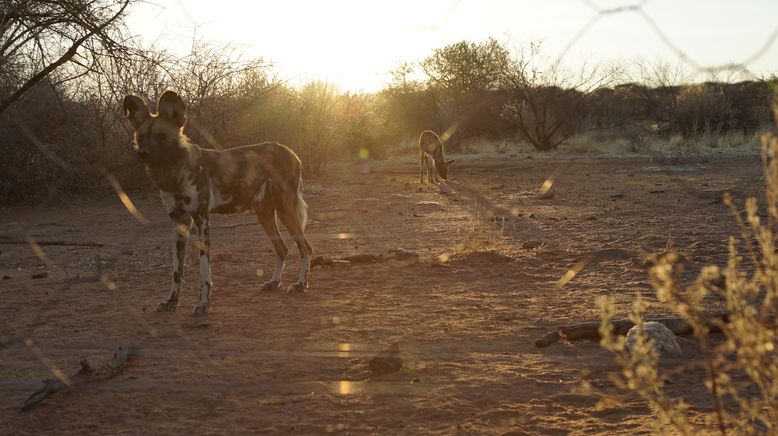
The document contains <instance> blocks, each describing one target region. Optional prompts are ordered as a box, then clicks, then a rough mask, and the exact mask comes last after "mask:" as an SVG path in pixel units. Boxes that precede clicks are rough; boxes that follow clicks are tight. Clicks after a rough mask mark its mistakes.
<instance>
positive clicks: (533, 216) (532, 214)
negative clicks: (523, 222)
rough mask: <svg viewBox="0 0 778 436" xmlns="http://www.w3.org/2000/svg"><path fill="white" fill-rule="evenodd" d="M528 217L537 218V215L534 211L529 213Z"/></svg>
mask: <svg viewBox="0 0 778 436" xmlns="http://www.w3.org/2000/svg"><path fill="white" fill-rule="evenodd" d="M528 218H532V219H535V218H536V217H535V212H532V213H531V214H529V216H528Z"/></svg>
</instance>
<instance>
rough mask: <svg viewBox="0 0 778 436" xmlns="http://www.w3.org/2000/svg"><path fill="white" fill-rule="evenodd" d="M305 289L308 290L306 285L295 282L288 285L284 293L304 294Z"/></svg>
mask: <svg viewBox="0 0 778 436" xmlns="http://www.w3.org/2000/svg"><path fill="white" fill-rule="evenodd" d="M306 289H308V283H304V282H297V283H292V284H291V285H289V287H288V288H286V292H289V293H292V292H305V290H306Z"/></svg>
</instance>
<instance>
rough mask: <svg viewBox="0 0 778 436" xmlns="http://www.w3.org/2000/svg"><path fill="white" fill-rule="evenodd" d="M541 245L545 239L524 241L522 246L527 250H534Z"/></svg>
mask: <svg viewBox="0 0 778 436" xmlns="http://www.w3.org/2000/svg"><path fill="white" fill-rule="evenodd" d="M541 245H543V241H524V242H523V243H522V244H521V248H523V249H525V250H534V249H535V248H538V247H540V246H541Z"/></svg>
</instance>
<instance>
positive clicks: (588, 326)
mask: <svg viewBox="0 0 778 436" xmlns="http://www.w3.org/2000/svg"><path fill="white" fill-rule="evenodd" d="M727 317H728V314H727V313H726V312H712V313H710V314H708V315H707V316H706V324H707V326H708V328H709V329H710V330H711V331H712V332H716V331H719V327H718V326H719V323H720V322H722V321H726V320H727ZM646 321H656V322H659V323H662V324H664V326H665V327H667V328H668V329H670V331H672V332H673V333H675V334H676V335H686V334H689V333H691V332H692V327H691V325H689V323H688V322H686V320H685V319H683V318H680V317H670V318H655V319H649V320H646ZM611 324H612V325H613V332H614V333H615V334H618V335H626V334H627V332H628V331H629V329H631V328H632V327H633V326H634V325H635V324H634V323H633V322H632V321H630V320H628V319H617V320H613V321H611ZM562 336H564V337H565V338H567V339H569V340H576V339H599V337H600V322H599V321H594V322H583V323H579V324H570V325H565V326H560V327H557V328H556V329H554V330H552V331H550V332H548V333H546V334H545V335H543V336H542V337H541V338H539V339H536V340H535V346H536V347H539V348H541V347H548V346H549V345H551V344H553V343H554V342H556V341H558V340H559V339H560V338H561V337H562Z"/></svg>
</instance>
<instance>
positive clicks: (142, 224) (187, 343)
mask: <svg viewBox="0 0 778 436" xmlns="http://www.w3.org/2000/svg"><path fill="white" fill-rule="evenodd" d="M465 1H466V0H457V1H452V2H451V3H450V6H449V7H448V8H444V13H443V16H442V18H441V20H442V21H441V24H440V27H442V26H443V25H444V24H445V23H446V21H447V20H449V19H450V17H451V16H452V15H453V14H455V13H456V11H457V8H458V7H460V6H461V4H463V3H464V2H465ZM580 2H581V3H583V4H584V5H586V7H587V8H588V9H589V10H590V11H591V16H590V17H589V18H588V19H587V20H586V21H585V24H584V25H583V26H581V27H580V28H579V29H577V30H571V32H570V33H571V34H570V38H569V41H568V42H567V44H565V45H564V47H563V49H562V50H561V51H560V52H559V53H558V55H557V56H556V60H557V62H559V61H562V60H563V59H564V58H565V57H566V56H567V55H568V54H569V53H570V52H571V50H573V49H574V48H575V47H576V45H577V44H578V43H579V42H580V41H581V40H582V38H583V37H584V36H585V35H587V34H588V33H589V32H591V31H592V29H594V28H595V27H596V26H597V25H598V23H600V22H601V21H602V19H603V18H604V17H606V16H608V17H610V16H617V15H627V14H633V15H636V16H638V17H640V19H641V20H642V21H643V22H644V23H645V25H646V26H648V27H649V28H650V29H651V30H652V32H653V33H654V35H655V36H656V39H657V40H658V41H660V42H661V43H662V44H664V45H665V46H666V47H667V48H668V49H669V50H671V51H672V53H674V55H675V56H676V58H677V59H678V60H679V61H681V62H683V63H684V64H686V65H688V66H689V67H691V68H693V69H694V70H695V71H697V72H700V73H705V74H714V73H720V72H728V71H737V72H742V71H746V72H747V71H748V70H749V68H750V66H751V65H753V64H754V63H755V62H757V61H758V60H760V59H762V58H763V57H764V56H766V55H767V54H768V53H769V51H770V50H771V49H772V48H773V46H774V45H775V41H776V39H778V26H776V28H775V29H774V30H773V31H772V33H770V34H769V36H768V37H767V38H766V39H765V40H764V42H763V43H762V45H760V46H759V47H748V48H744V50H743V53H744V54H743V57H742V58H741V59H738V60H734V61H733V62H727V63H724V64H721V65H705V64H703V63H701V62H699V61H698V60H696V59H695V57H694V54H693V53H688V52H687V51H685V50H683V49H682V48H681V47H679V46H678V45H677V44H675V43H674V42H673V41H672V39H671V38H670V37H668V36H667V34H666V33H665V32H664V31H663V29H662V23H659V22H657V21H655V20H654V18H652V17H651V15H650V14H649V13H648V12H646V9H645V7H646V5H648V4H649V3H650V0H645V1H641V2H636V3H633V4H627V5H622V6H618V7H612V8H604V7H601V6H599V5H598V4H597V3H596V2H594V1H591V0H581V1H580ZM170 7H172V8H180V9H181V11H182V13H183V14H184V15H185V16H187V17H190V19H192V18H191V14H190V13H189V12H188V11H187V6H186V3H185V2H183V1H180V0H178V1H176V2H174V3H173V4H172V6H170ZM738 7H740V6H738ZM272 19H283V17H274V18H272ZM550 19H553V17H551V18H550ZM192 20H193V19H192ZM193 24H196V23H193ZM749 74H751V73H749ZM751 75H753V74H751ZM118 108H119V103H118V102H117V110H118ZM456 125H457V122H456V121H455V122H454V123H453V125H452V126H451V127H453V128H454V129H455V128H456ZM18 128H19V131H20V132H21V133H22V134H23V135H25V136H26V137H27V138H28V139H29V141H30V142H31V143H32V144H34V145H35V146H36V147H37V148H38V150H39V151H40V152H41V153H42V154H43V155H44V156H46V158H47V159H48V160H49V162H50V163H51V165H55V166H58V167H60V168H61V169H62V170H63V171H65V172H73V171H77V170H76V169H75V168H74V167H73V166H72V165H71V164H69V163H68V162H66V161H65V160H64V159H63V158H61V157H59V156H57V155H56V153H54V152H53V151H52V150H51V148H50V147H49V146H48V145H47V144H46V142H45V141H43V140H41V139H40V138H39V136H40V135H39V134H38V132H36V131H35V127H33V126H27V125H24V124H18ZM567 168H569V164H567V163H564V162H563V163H562V164H561V165H560V166H559V167H558V169H557V170H556V171H555V172H554V174H550V175H549V176H548V178H547V179H546V180H545V181H544V183H543V184H542V186H541V187H538V188H539V190H540V191H542V192H546V191H549V190H550V189H551V187H552V186H553V184H554V183H555V180H557V179H558V178H559V177H560V176H561V174H562V173H563V172H564V171H565V170H566V169H567ZM95 170H96V171H98V172H100V173H102V174H103V175H104V177H105V180H106V181H107V182H108V183H109V184H110V185H111V186H112V187H113V189H114V190H115V192H116V198H117V199H118V200H119V202H117V203H116V205H117V206H118V205H121V207H124V208H125V209H126V210H127V211H128V212H129V215H128V217H127V219H128V220H129V219H132V220H134V224H132V225H128V226H127V227H128V228H129V229H130V231H129V232H128V234H127V235H126V236H125V237H124V238H123V240H122V243H121V244H105V245H102V246H100V248H99V255H98V258H96V260H95V265H98V264H105V265H113V266H115V267H119V266H120V265H128V267H129V268H133V266H132V265H133V262H136V266H135V267H134V268H137V269H138V270H141V271H144V272H145V273H147V274H150V275H151V276H153V277H154V280H158V281H159V285H160V287H162V286H163V285H165V286H166V285H167V282H166V279H167V277H168V275H167V273H165V274H163V273H162V272H161V271H162V270H163V269H164V270H165V271H167V270H169V269H170V267H171V265H170V262H169V261H165V260H162V258H161V257H155V258H154V259H153V260H152V261H149V259H146V260H145V261H144V260H143V259H137V253H135V251H134V250H135V249H136V247H137V246H138V244H139V243H140V242H141V241H143V240H144V239H148V236H149V234H150V232H152V231H155V229H158V228H159V227H171V225H170V224H169V223H168V222H167V221H166V220H151V219H149V218H148V217H147V216H146V214H144V213H143V211H141V209H140V208H139V207H138V206H137V205H136V203H135V202H134V201H133V200H132V199H131V198H130V196H129V195H128V194H127V192H126V191H125V189H124V188H123V187H122V186H121V184H120V183H119V181H118V180H117V179H116V177H114V175H112V174H111V173H109V172H107V171H106V170H105V169H104V168H95ZM407 178H408V180H409V181H411V180H415V171H412V172H411V173H409V174H407ZM677 180H678V181H679V187H680V188H682V189H688V190H693V188H691V187H688V186H685V185H683V180H681V179H680V178H677ZM453 185H454V186H455V189H456V188H458V189H460V190H461V191H462V192H465V193H466V194H468V198H470V199H475V200H474V204H475V207H476V209H475V210H473V211H472V213H473V215H477V216H480V217H481V218H482V219H483V220H484V221H488V220H490V219H492V218H493V217H494V216H495V215H496V214H497V213H498V212H496V211H504V208H503V207H502V206H501V205H499V204H496V203H494V202H492V201H491V200H489V199H488V196H487V195H484V193H483V192H480V191H479V189H478V188H475V187H471V186H467V185H464V184H461V182H460V185H459V186H456V184H455V183H454V184H453ZM56 188H57V187H56V185H54V186H52V189H51V191H50V193H49V196H50V197H51V196H54V195H56ZM367 192H369V191H367ZM308 195H311V194H308ZM313 195H314V196H315V194H313ZM368 195H369V194H368ZM313 212H314V215H315V211H313ZM515 215H516V213H515V211H514V216H515ZM353 225H354V228H352V229H349V231H350V235H349V238H351V239H353V240H354V241H355V242H356V243H358V244H359V245H360V250H363V251H365V252H372V253H381V252H383V251H384V250H385V248H386V247H384V245H383V244H384V237H383V236H381V237H378V236H374V235H373V233H372V225H371V223H370V222H369V220H365V221H362V222H360V221H356V222H354V223H353ZM256 228H257V229H259V228H260V227H259V225H257V226H256ZM96 229H99V227H96ZM35 233H36V228H35V227H34V226H33V225H29V226H26V227H25V226H22V228H21V231H20V232H19V234H18V235H12V237H5V239H0V247H3V246H11V244H16V245H19V244H26V247H27V248H28V249H29V251H30V252H31V253H32V254H34V256H35V258H37V259H38V260H39V262H40V264H41V265H43V266H45V267H46V268H48V269H52V268H62V267H64V266H65V262H67V260H62V259H58V258H57V257H56V256H54V255H51V254H50V253H49V249H48V247H49V246H56V245H58V244H57V243H56V241H46V240H39V238H36V237H35V236H34V235H35ZM316 237H318V238H343V234H342V233H334V234H316ZM190 239H191V237H190ZM20 241H21V242H20ZM457 242H458V241H453V240H452V241H451V246H452V247H453V246H456V244H457ZM169 243H170V241H167V240H165V241H164V242H162V244H163V246H165V247H166V246H167V245H169ZM192 243H194V242H192ZM215 243H216V244H218V243H219V241H218V239H216V240H215ZM262 244H266V245H267V247H260V248H262V249H264V248H269V244H267V241H262ZM189 248H190V249H189V252H190V253H192V252H194V251H196V250H193V249H192V248H194V247H192V246H190V247H189ZM258 249H259V248H258ZM319 254H321V255H324V256H326V253H319ZM23 256H24V255H22V259H23ZM155 256H156V255H155ZM163 257H164V256H163ZM128 259H129V260H128ZM589 260H590V259H583V260H581V261H579V262H577V263H575V264H574V265H573V266H571V268H570V269H569V270H568V271H566V272H565V273H564V274H563V275H562V276H561V277H560V278H559V279H558V280H557V281H556V282H555V283H554V284H553V288H554V289H560V288H562V287H564V286H565V285H567V284H569V283H570V282H571V281H572V280H574V277H575V276H576V275H577V274H578V273H580V271H581V270H582V269H583V268H585V267H586V265H587V262H589ZM196 262H197V260H196V259H190V260H189V262H188V263H189V265H187V268H188V269H190V270H192V269H195V268H192V267H193V266H194V264H196ZM26 265H29V263H27V262H26V261H24V260H22V261H20V264H19V267H18V268H19V269H24V268H25V267H26ZM31 269H34V267H33V268H31ZM316 274H317V271H314V272H313V274H312V275H313V283H314V285H313V287H314V289H315V281H316ZM398 274H402V273H401V272H398ZM354 279H357V278H354ZM215 282H216V284H217V286H218V282H219V277H215ZM84 283H92V284H94V285H96V286H102V287H104V288H105V290H106V291H107V292H108V295H109V296H110V295H119V294H121V293H126V292H132V291H131V290H130V289H126V288H125V287H123V286H122V285H120V284H118V281H117V280H115V279H114V277H113V273H112V272H111V271H110V270H108V271H105V270H101V269H100V268H98V267H96V271H95V272H94V274H93V275H91V276H87V277H66V278H64V279H62V281H61V282H60V283H59V284H57V285H56V286H55V287H54V288H53V289H52V292H51V293H50V295H49V297H48V298H47V299H46V300H45V301H44V302H43V303H42V304H39V305H38V307H35V308H29V307H28V308H27V309H26V310H27V313H25V314H24V315H23V316H21V317H20V318H17V319H13V318H11V317H10V316H9V315H8V314H6V315H3V317H4V318H5V319H4V320H3V324H5V326H4V327H3V329H2V337H0V356H2V354H3V353H8V352H9V350H18V349H19V348H20V347H26V348H28V349H29V350H30V351H31V352H32V355H33V356H34V358H35V359H37V360H38V361H39V362H40V364H41V365H43V366H45V367H46V368H48V370H49V372H50V374H51V375H52V376H53V377H54V378H56V379H58V380H60V381H62V382H63V383H66V384H69V383H70V380H69V378H68V375H67V372H68V370H66V369H64V368H61V367H59V366H58V365H57V364H56V363H55V362H54V359H52V358H51V357H50V356H49V354H50V352H49V351H47V349H46V348H45V347H42V346H40V345H39V340H38V339H37V336H38V331H39V329H40V328H41V327H42V326H45V325H46V323H47V321H48V320H50V319H51V318H52V317H57V316H62V315H58V314H57V310H58V309H59V308H60V307H61V306H62V305H63V304H64V302H65V300H70V299H73V298H76V299H77V298H78V292H77V289H76V285H83V284H84ZM125 286H126V287H131V286H132V283H128V284H127V285H125ZM4 287H5V291H4V292H9V288H8V287H7V285H6V286H4ZM314 292H315V291H314ZM107 298H110V297H107ZM112 301H113V302H114V303H115V304H122V305H124V308H123V309H124V310H123V311H124V314H125V315H126V317H125V318H124V319H122V320H121V321H120V322H122V323H126V324H132V325H134V326H135V327H137V329H136V330H135V331H142V332H145V334H147V335H148V337H149V338H153V337H156V336H158V335H159V331H158V329H157V327H155V325H153V324H152V323H150V322H149V321H148V319H147V318H146V316H145V315H144V314H143V313H141V312H139V308H138V306H137V305H130V304H128V303H127V299H126V298H114V299H112ZM217 301H218V297H217ZM149 304H151V302H149ZM217 304H218V303H217ZM354 310H355V311H358V310H359V308H358V307H357V308H354ZM254 312H256V313H259V312H260V309H259V308H257V309H256V310H255V311H254ZM22 318H24V319H22ZM177 319H178V318H176V320H175V321H171V322H174V323H178V325H177V326H176V327H175V328H170V329H169V331H172V332H174V334H175V335H177V337H178V338H179V339H180V340H181V346H179V347H177V348H176V349H175V350H172V351H165V350H161V349H154V350H148V351H147V350H141V353H149V355H156V356H158V357H159V356H163V357H168V356H172V355H177V356H178V357H182V356H181V353H183V357H186V358H190V359H194V360H197V361H199V362H201V363H202V364H204V365H206V366H208V367H209V368H211V369H212V371H213V373H215V374H222V375H226V374H229V373H230V372H231V369H230V368H229V367H225V366H224V365H223V364H221V363H220V361H219V360H218V359H214V358H212V357H211V356H210V352H209V350H208V347H207V344H202V343H201V342H200V338H199V337H198V334H197V331H196V330H193V329H192V328H191V325H190V324H189V323H188V322H184V321H179V320H177ZM278 333H279V332H268V334H270V335H274V334H278ZM138 334H140V333H138ZM118 345H129V344H118ZM52 352H53V351H52ZM61 352H62V351H60V353H61ZM68 352H69V353H74V354H78V353H80V352H82V350H76V349H72V350H68ZM246 353H248V354H246ZM252 353H253V354H252ZM317 353H318V352H315V351H300V350H297V351H294V350H286V351H284V350H264V351H257V350H254V351H241V352H240V353H239V354H240V355H244V354H245V355H249V354H251V355H252V356H255V357H268V358H274V357H275V358H278V357H279V356H281V357H295V356H299V355H316V354H317ZM322 353H323V354H324V355H327V356H330V355H333V354H337V353H336V352H330V351H322ZM358 355H359V353H354V352H352V353H351V354H348V356H350V357H354V356H358ZM448 357H449V358H452V359H457V358H459V357H460V356H459V355H457V354H456V353H454V354H453V355H449V356H448ZM3 360H5V359H3ZM12 382H13V381H9V380H4V381H0V383H4V384H5V385H6V388H8V385H9V383H10V384H13V383H12ZM107 386H110V385H107ZM125 387H126V386H125ZM100 389H101V390H102V389H105V390H108V391H112V389H113V388H111V387H106V388H100ZM122 389H123V388H122V387H121V386H119V385H117V387H116V391H112V392H113V393H114V394H115V395H114V396H113V398H114V400H115V402H114V405H115V407H116V408H117V411H121V410H123V408H124V406H121V405H120V403H121V400H120V399H119V397H118V396H117V395H116V394H118V393H121V391H122ZM165 389H177V390H185V391H187V390H188V391H190V392H199V393H208V392H214V391H219V390H224V391H226V390H235V389H237V390H241V391H252V392H267V389H268V388H267V387H266V386H260V385H256V384H252V383H249V384H236V383H232V382H228V383H225V384H218V383H215V384H214V383H211V384H206V385H192V386H191V387H187V386H181V385H177V386H172V385H171V386H168V387H167V388H165ZM315 389H317V388H316V387H311V386H307V387H305V389H304V391H306V392H307V391H310V390H315Z"/></svg>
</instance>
